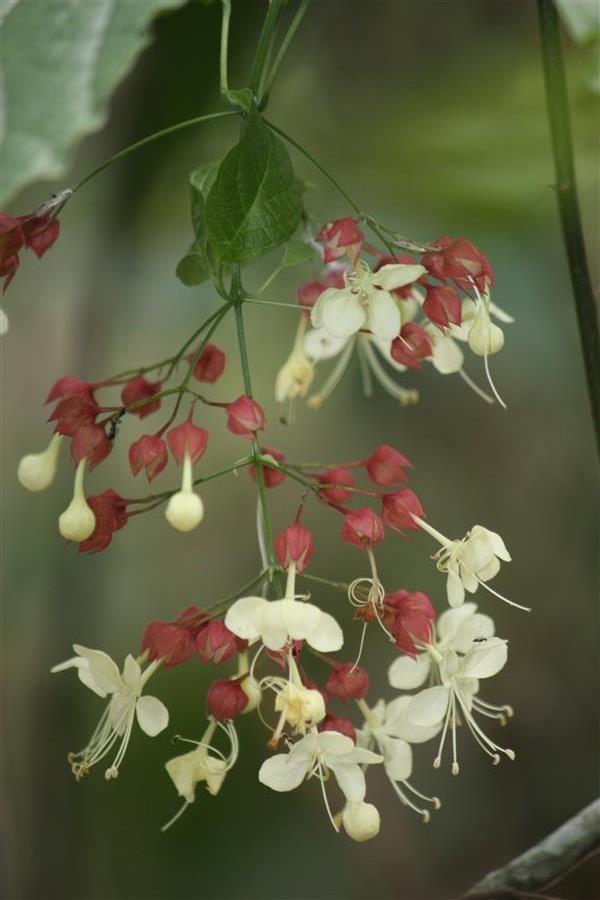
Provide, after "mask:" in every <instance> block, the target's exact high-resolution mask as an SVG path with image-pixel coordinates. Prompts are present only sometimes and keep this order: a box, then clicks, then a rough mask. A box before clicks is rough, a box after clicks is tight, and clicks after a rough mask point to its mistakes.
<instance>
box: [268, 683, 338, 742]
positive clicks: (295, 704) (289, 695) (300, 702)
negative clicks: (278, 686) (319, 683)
mask: <svg viewBox="0 0 600 900" xmlns="http://www.w3.org/2000/svg"><path fill="white" fill-rule="evenodd" d="M275 710H276V711H277V712H285V718H286V719H287V721H288V722H289V723H290V725H292V726H293V727H294V728H297V729H298V730H299V731H301V732H304V731H305V729H306V728H307V727H309V726H312V725H317V724H318V723H319V722H320V721H321V720H322V719H324V718H325V715H326V709H325V703H324V701H323V696H322V694H321V692H320V691H316V690H312V689H310V688H305V687H296V685H294V684H292V683H291V682H287V683H286V685H285V687H284V688H283V689H282V690H281V691H280V692H279V693H278V694H277V698H276V700H275Z"/></svg>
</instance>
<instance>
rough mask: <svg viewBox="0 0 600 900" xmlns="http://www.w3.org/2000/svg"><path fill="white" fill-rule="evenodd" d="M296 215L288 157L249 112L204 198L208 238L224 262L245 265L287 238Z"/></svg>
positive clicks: (297, 194) (298, 200) (297, 196)
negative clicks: (237, 137) (238, 136)
mask: <svg viewBox="0 0 600 900" xmlns="http://www.w3.org/2000/svg"><path fill="white" fill-rule="evenodd" d="M301 212H302V190H301V187H300V185H299V183H298V181H297V180H296V178H295V176H294V170H293V169H292V164H291V162H290V157H289V154H288V152H287V150H286V148H285V146H284V145H283V143H282V142H281V141H280V140H279V138H278V137H276V136H275V135H274V134H272V132H271V131H270V130H269V129H268V128H267V126H266V125H265V123H264V122H263V120H262V119H261V117H260V115H259V114H258V112H257V111H256V109H254V108H253V109H251V110H250V113H249V115H248V120H247V127H246V130H245V132H244V135H243V137H242V138H241V140H240V142H239V143H238V144H237V145H236V146H235V147H234V148H233V150H231V151H230V152H229V153H228V154H227V156H226V157H225V159H224V160H223V162H222V163H221V165H220V167H219V172H218V174H217V178H216V180H215V183H214V185H213V186H212V188H211V190H210V192H209V194H208V198H207V200H206V210H205V222H206V231H207V235H208V239H209V241H210V242H211V244H212V245H213V246H214V248H215V250H216V252H217V253H218V255H219V258H220V259H221V260H222V261H223V262H225V263H235V262H239V263H244V262H249V261H250V260H252V259H256V258H257V257H259V256H262V255H263V254H265V253H268V252H269V251H270V250H274V249H275V248H276V247H279V246H280V245H281V244H283V243H284V242H285V241H286V240H287V239H288V238H290V237H291V236H292V234H293V233H294V232H295V230H296V228H297V227H298V225H299V223H300V215H301Z"/></svg>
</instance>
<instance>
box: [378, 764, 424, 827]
mask: <svg viewBox="0 0 600 900" xmlns="http://www.w3.org/2000/svg"><path fill="white" fill-rule="evenodd" d="M388 778H389V776H388ZM389 782H390V784H391V786H392V788H393V789H394V792H395V793H396V795H397V796H398V797H399V799H400V800H401V801H402V803H403V804H404V805H405V806H408V807H410V809H412V810H413V811H414V812H416V813H418V814H419V815H420V816H421V818H422V820H423V822H424V823H425V824H427V822H429V819H430V818H431V814H430V812H429V810H427V809H421V808H420V807H419V806H417V805H416V804H415V803H413V802H412V800H410V799H409V798H408V797H407V796H406V794H405V793H404V791H402V790H401V788H400V787H399V785H398V784H397V783H396V782H395V781H393V780H392V779H391V778H389ZM403 784H406V782H403Z"/></svg>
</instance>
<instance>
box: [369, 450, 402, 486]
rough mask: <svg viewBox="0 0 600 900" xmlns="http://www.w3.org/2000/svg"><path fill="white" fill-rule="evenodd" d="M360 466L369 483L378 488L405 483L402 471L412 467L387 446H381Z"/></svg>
mask: <svg viewBox="0 0 600 900" xmlns="http://www.w3.org/2000/svg"><path fill="white" fill-rule="evenodd" d="M362 464H363V466H364V467H365V469H366V470H367V475H368V476H369V481H372V482H373V484H376V485H378V486H379V487H388V486H389V485H390V484H397V482H399V481H405V480H406V472H405V471H404V470H405V469H407V468H410V467H411V466H412V463H411V462H410V460H408V459H407V458H406V457H405V456H403V455H402V453H399V451H398V450H395V449H394V448H393V447H390V445H389V444H382V445H381V447H378V448H377V450H376V451H375V453H373V454H371V456H369V457H368V459H365V460H364V461H363V463H362Z"/></svg>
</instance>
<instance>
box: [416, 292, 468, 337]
mask: <svg viewBox="0 0 600 900" xmlns="http://www.w3.org/2000/svg"><path fill="white" fill-rule="evenodd" d="M423 312H424V313H425V315H426V316H427V318H428V319H429V321H430V322H433V324H434V325H437V326H438V327H439V328H441V329H442V331H443V330H444V328H448V327H449V326H450V325H460V322H461V314H462V307H461V302H460V297H459V296H458V294H457V293H456V291H455V290H454V288H451V287H436V286H434V285H429V286H428V288H427V295H426V297H425V300H424V302H423Z"/></svg>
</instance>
